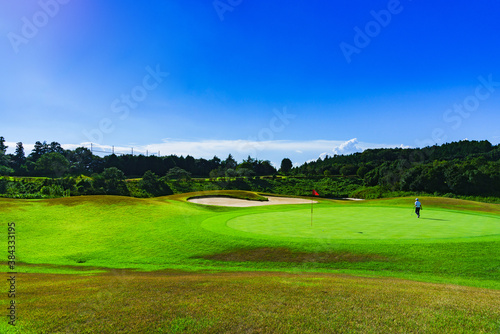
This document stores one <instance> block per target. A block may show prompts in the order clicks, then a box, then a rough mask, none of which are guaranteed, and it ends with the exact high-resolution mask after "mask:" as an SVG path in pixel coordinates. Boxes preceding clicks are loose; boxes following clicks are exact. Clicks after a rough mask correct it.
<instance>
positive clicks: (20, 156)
mask: <svg viewBox="0 0 500 334" xmlns="http://www.w3.org/2000/svg"><path fill="white" fill-rule="evenodd" d="M13 160H14V164H15V167H16V168H19V167H21V166H22V165H24V164H25V163H26V156H25V155H24V147H23V143H21V142H19V143H17V144H16V152H15V153H14V158H13Z"/></svg>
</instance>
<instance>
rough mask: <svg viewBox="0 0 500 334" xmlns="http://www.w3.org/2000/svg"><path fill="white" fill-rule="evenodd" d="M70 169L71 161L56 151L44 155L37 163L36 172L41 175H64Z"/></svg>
mask: <svg viewBox="0 0 500 334" xmlns="http://www.w3.org/2000/svg"><path fill="white" fill-rule="evenodd" d="M68 170H69V161H68V160H67V159H66V158H65V157H64V155H62V154H60V153H56V152H52V153H47V154H44V155H42V157H41V158H40V159H38V160H37V161H36V163H35V172H36V173H37V174H38V175H41V176H48V177H62V176H63V175H64V174H65V173H67V172H68Z"/></svg>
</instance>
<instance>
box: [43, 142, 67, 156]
mask: <svg viewBox="0 0 500 334" xmlns="http://www.w3.org/2000/svg"><path fill="white" fill-rule="evenodd" d="M44 144H45V142H44ZM47 151H48V152H49V153H52V152H56V153H60V154H64V149H63V148H62V147H61V144H59V143H58V142H55V141H53V142H52V143H50V145H48V148H47Z"/></svg>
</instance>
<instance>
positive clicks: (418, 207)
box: [414, 198, 422, 218]
mask: <svg viewBox="0 0 500 334" xmlns="http://www.w3.org/2000/svg"><path fill="white" fill-rule="evenodd" d="M414 207H415V213H416V214H417V218H420V210H422V203H420V201H419V200H418V198H415V205H414Z"/></svg>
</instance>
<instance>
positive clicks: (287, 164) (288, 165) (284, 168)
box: [280, 158, 293, 174]
mask: <svg viewBox="0 0 500 334" xmlns="http://www.w3.org/2000/svg"><path fill="white" fill-rule="evenodd" d="M292 167H293V164H292V160H290V159H289V158H285V159H283V160H281V168H280V170H281V172H282V173H283V174H287V173H288V172H289V171H291V170H292Z"/></svg>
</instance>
